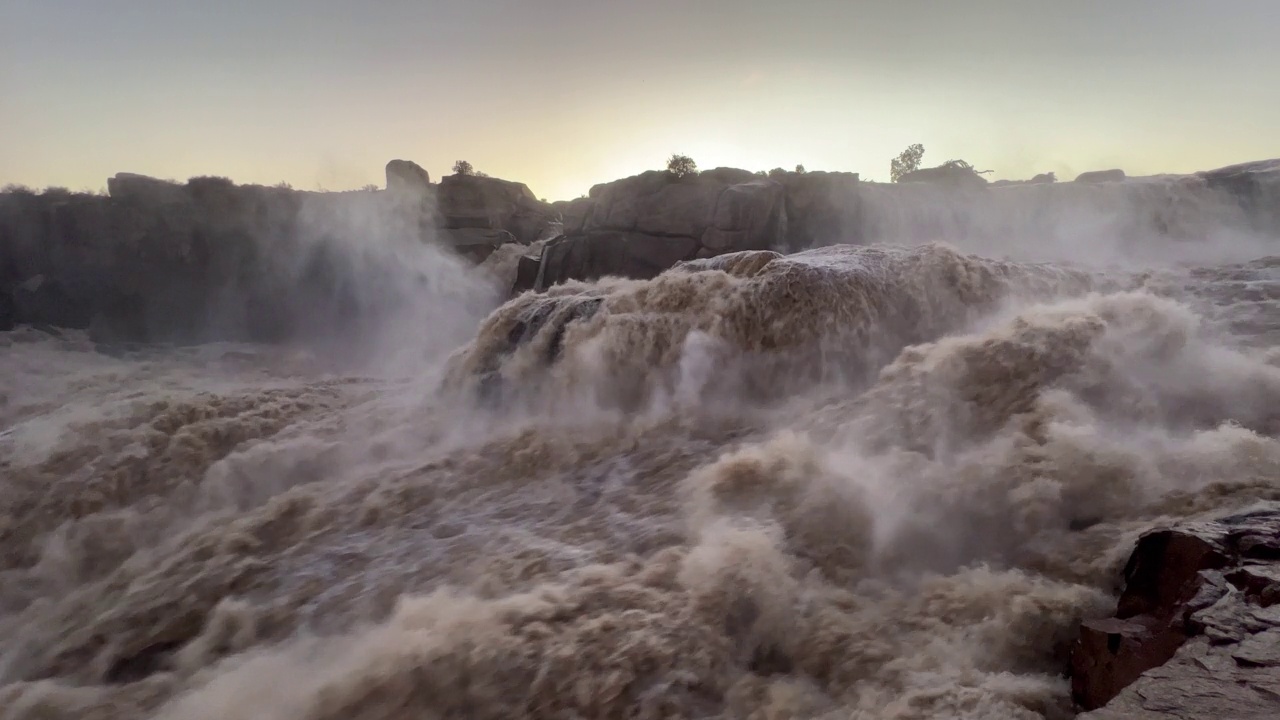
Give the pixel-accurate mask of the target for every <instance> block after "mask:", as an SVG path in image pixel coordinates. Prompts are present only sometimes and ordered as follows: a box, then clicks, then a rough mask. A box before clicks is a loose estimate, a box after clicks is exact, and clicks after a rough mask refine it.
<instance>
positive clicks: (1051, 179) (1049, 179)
mask: <svg viewBox="0 0 1280 720" xmlns="http://www.w3.org/2000/svg"><path fill="white" fill-rule="evenodd" d="M1056 182H1058V176H1057V175H1055V174H1053V173H1051V172H1047V173H1040V174H1039V175H1036V176H1035V177H1033V178H1031V179H1030V180H1028V181H1027V184H1028V185H1048V184H1049V183H1056Z"/></svg>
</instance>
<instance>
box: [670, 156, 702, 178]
mask: <svg viewBox="0 0 1280 720" xmlns="http://www.w3.org/2000/svg"><path fill="white" fill-rule="evenodd" d="M667 172H669V173H671V174H672V175H674V176H675V177H676V178H677V179H679V178H685V177H689V176H690V175H696V174H697V173H698V164H697V163H696V162H694V161H693V158H691V157H689V156H688V155H679V154H676V155H672V156H671V157H669V158H667Z"/></svg>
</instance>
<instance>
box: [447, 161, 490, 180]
mask: <svg viewBox="0 0 1280 720" xmlns="http://www.w3.org/2000/svg"><path fill="white" fill-rule="evenodd" d="M453 174H454V175H474V176H475V177H489V175H488V173H482V172H480V171H479V170H477V169H475V168H474V167H472V166H471V163H469V162H467V161H466V160H459V161H458V162H456V163H454V164H453Z"/></svg>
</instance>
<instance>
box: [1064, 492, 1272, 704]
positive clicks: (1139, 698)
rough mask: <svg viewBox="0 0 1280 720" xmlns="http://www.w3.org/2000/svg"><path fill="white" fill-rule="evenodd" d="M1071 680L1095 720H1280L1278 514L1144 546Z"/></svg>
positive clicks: (1153, 535)
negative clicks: (1112, 614)
mask: <svg viewBox="0 0 1280 720" xmlns="http://www.w3.org/2000/svg"><path fill="white" fill-rule="evenodd" d="M1071 671H1072V692H1073V695H1074V696H1075V699H1076V701H1077V702H1078V703H1079V704H1080V705H1081V706H1082V707H1083V708H1085V709H1086V710H1095V712H1091V713H1088V714H1086V715H1083V716H1082V717H1084V718H1090V719H1092V720H1104V719H1105V720H1112V719H1119V718H1153V719H1154V718H1168V719H1173V718H1189V717H1230V718H1255V717H1256V718H1264V717H1267V718H1272V717H1280V504H1275V503H1270V504H1265V505H1260V506H1258V507H1257V508H1254V509H1253V510H1251V511H1249V512H1244V513H1240V514H1237V515H1232V516H1229V517H1222V518H1219V519H1217V520H1214V521H1211V522H1200V523H1187V524H1183V525H1179V526H1176V527H1172V528H1165V529H1160V530H1155V531H1152V532H1149V533H1147V534H1145V535H1143V536H1142V537H1141V538H1140V539H1139V541H1138V544H1137V547H1136V548H1135V549H1134V552H1133V555H1132V556H1131V557H1130V559H1129V562H1128V565H1127V566H1126V568H1125V588H1124V591H1123V593H1122V594H1121V596H1120V601H1119V603H1118V606H1117V610H1116V614H1115V617H1112V618H1108V619H1104V620H1092V621H1087V622H1085V623H1084V624H1083V625H1082V627H1081V630H1080V639H1079V641H1078V642H1077V643H1076V646H1075V648H1074V649H1073V652H1072V658H1071Z"/></svg>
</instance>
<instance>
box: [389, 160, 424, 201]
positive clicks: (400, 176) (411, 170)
mask: <svg viewBox="0 0 1280 720" xmlns="http://www.w3.org/2000/svg"><path fill="white" fill-rule="evenodd" d="M387 190H388V191H389V192H393V193H403V194H407V195H426V194H427V193H430V192H431V176H430V175H429V174H427V171H426V170H423V169H422V166H421V165H419V164H418V163H416V162H413V161H412V160H392V161H391V162H389V163H387Z"/></svg>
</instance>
